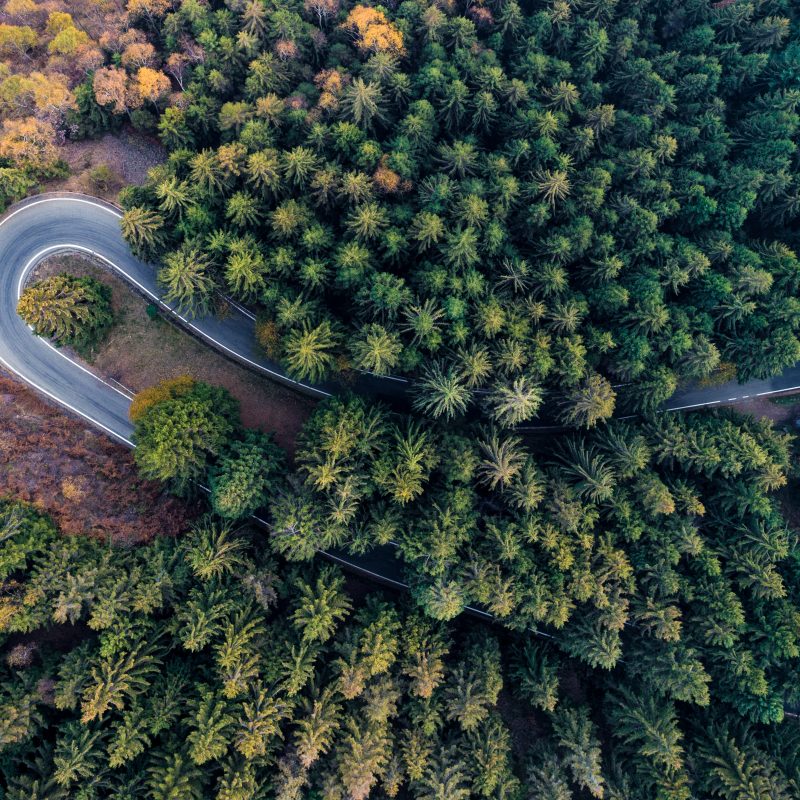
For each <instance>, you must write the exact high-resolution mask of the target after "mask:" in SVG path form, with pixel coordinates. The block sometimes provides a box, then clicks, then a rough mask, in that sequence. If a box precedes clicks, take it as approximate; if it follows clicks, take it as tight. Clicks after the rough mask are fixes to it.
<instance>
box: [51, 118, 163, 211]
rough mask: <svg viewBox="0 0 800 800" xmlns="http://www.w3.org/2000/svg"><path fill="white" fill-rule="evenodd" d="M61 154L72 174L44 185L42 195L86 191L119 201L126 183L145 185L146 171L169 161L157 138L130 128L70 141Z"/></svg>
mask: <svg viewBox="0 0 800 800" xmlns="http://www.w3.org/2000/svg"><path fill="white" fill-rule="evenodd" d="M59 155H60V156H61V158H63V159H64V161H66V162H67V164H69V169H70V175H69V176H68V177H66V178H63V179H59V180H55V181H49V182H47V183H45V184H43V185H42V187H41V191H43V192H84V193H87V194H91V195H94V196H95V197H101V198H102V199H103V200H108V201H109V202H116V200H117V197H118V195H119V191H120V189H122V188H123V187H124V186H126V185H127V184H137V185H138V184H141V183H144V180H145V178H146V177H147V171H148V170H149V169H151V168H152V167H155V166H156V165H157V164H161V163H162V162H163V161H164V160H165V159H166V157H167V156H166V151H165V150H164V148H163V147H162V146H161V143H160V142H159V141H158V139H154V138H153V137H151V136H145V135H144V134H141V133H138V132H137V131H134V130H133V129H130V128H124V129H123V130H122V131H120V132H119V133H115V134H112V133H107V134H105V135H104V136H102V137H100V138H99V139H85V140H83V141H80V142H71V141H67V142H65V143H64V144H63V145H61V147H59Z"/></svg>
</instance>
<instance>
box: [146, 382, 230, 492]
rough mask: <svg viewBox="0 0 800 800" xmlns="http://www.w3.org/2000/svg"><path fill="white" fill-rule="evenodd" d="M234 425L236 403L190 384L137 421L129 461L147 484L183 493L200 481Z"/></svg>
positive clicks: (213, 390) (203, 386)
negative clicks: (158, 482) (164, 485)
mask: <svg viewBox="0 0 800 800" xmlns="http://www.w3.org/2000/svg"><path fill="white" fill-rule="evenodd" d="M237 426H238V408H237V404H236V402H235V401H234V400H233V398H231V396H230V395H229V394H228V393H227V392H226V391H225V390H224V389H219V388H215V387H212V386H209V385H207V384H204V383H196V384H195V385H194V386H193V388H192V389H191V390H190V391H189V392H187V393H186V394H183V395H182V396H180V397H176V398H171V399H168V400H165V401H163V402H161V403H157V404H155V405H153V406H151V407H150V408H148V409H147V410H146V411H145V412H144V414H143V415H142V416H141V417H140V418H139V419H138V420H137V422H136V429H135V432H134V439H135V441H136V451H135V454H134V455H135V459H136V464H137V466H138V467H139V470H140V472H141V473H142V475H144V476H145V477H147V478H150V479H151V480H161V481H165V482H169V483H170V484H172V485H173V486H174V487H175V488H176V489H177V490H179V491H186V490H187V489H188V488H189V484H190V482H192V481H198V480H202V479H203V478H204V476H205V474H206V472H207V470H208V468H209V466H210V465H211V461H212V459H213V458H215V457H219V456H220V455H222V453H223V452H224V451H225V447H226V444H227V441H228V439H229V437H230V435H231V434H232V433H233V432H234V431H235V430H236V428H237Z"/></svg>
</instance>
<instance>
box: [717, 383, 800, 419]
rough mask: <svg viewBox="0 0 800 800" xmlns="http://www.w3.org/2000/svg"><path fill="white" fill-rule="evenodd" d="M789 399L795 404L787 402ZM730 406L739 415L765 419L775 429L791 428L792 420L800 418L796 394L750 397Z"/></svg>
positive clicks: (799, 404) (798, 401) (799, 403)
mask: <svg viewBox="0 0 800 800" xmlns="http://www.w3.org/2000/svg"><path fill="white" fill-rule="evenodd" d="M783 398H786V399H785V400H784V399H783ZM789 398H793V399H794V400H795V402H794V403H791V402H789ZM777 399H780V402H775V400H777ZM730 405H731V408H734V409H736V411H738V412H740V413H741V414H750V415H752V416H754V417H755V418H756V419H761V418H763V417H766V418H767V419H769V420H772V423H773V424H774V425H775V427H776V428H780V427H784V426H787V427H792V426H793V424H794V420H795V419H797V418H798V417H800V394H798V393H792V392H789V393H787V394H782V395H771V396H770V397H751V398H749V399H747V400H742V401H741V402H739V403H731V404H730Z"/></svg>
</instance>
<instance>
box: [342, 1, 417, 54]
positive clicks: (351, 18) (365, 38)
mask: <svg viewBox="0 0 800 800" xmlns="http://www.w3.org/2000/svg"><path fill="white" fill-rule="evenodd" d="M344 27H345V28H349V29H350V30H352V31H353V32H354V33H355V35H356V40H357V43H358V48H359V50H361V51H362V52H365V53H396V54H398V55H400V54H402V52H403V34H402V33H401V32H400V31H399V30H398V29H397V28H396V27H395V26H394V25H392V23H391V22H389V20H388V19H387V18H386V14H384V13H383V11H380V10H379V9H377V8H371V7H370V6H361V5H359V6H355V8H353V9H352V10H351V11H350V13H349V14H348V15H347V19H346V20H345V21H344Z"/></svg>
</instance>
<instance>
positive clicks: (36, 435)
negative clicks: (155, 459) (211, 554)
mask: <svg viewBox="0 0 800 800" xmlns="http://www.w3.org/2000/svg"><path fill="white" fill-rule="evenodd" d="M0 495H3V496H7V497H12V498H14V499H17V500H25V501H27V502H29V503H32V504H33V505H35V506H36V507H37V508H39V509H41V510H42V511H44V512H47V513H48V514H50V515H51V516H52V517H53V519H54V521H55V522H56V524H57V525H58V527H59V528H60V529H61V530H62V531H63V532H64V533H65V534H72V535H74V534H87V535H90V536H97V537H103V538H110V539H111V541H113V542H115V543H116V544H134V543H136V542H142V541H147V540H149V539H152V538H153V537H154V536H156V535H159V534H160V535H167V536H174V535H177V534H179V533H182V532H183V531H185V530H186V529H187V527H188V526H189V523H190V522H191V520H192V519H193V518H194V517H195V516H196V515H197V514H198V513H199V508H198V507H196V506H195V505H193V504H190V503H186V502H183V501H181V500H178V499H176V498H174V497H171V496H170V495H169V494H168V493H166V492H165V491H164V489H163V487H162V486H161V485H160V484H157V483H153V482H151V481H144V480H142V479H140V478H139V477H138V476H137V474H136V465H135V464H134V461H133V456H132V454H131V452H130V451H129V450H128V449H127V448H126V447H123V446H122V445H118V444H115V443H114V442H112V441H111V440H109V439H108V438H107V437H106V436H104V435H103V434H101V433H99V432H96V431H94V430H91V429H90V428H89V427H88V425H87V424H86V423H84V422H82V421H81V420H79V419H74V418H71V417H68V416H66V415H65V413H64V412H63V411H61V410H59V409H57V408H55V407H53V406H51V405H49V404H48V403H46V402H45V401H44V400H42V399H40V398H39V397H38V396H37V395H35V394H34V393H33V392H32V391H31V390H29V389H28V388H26V387H25V386H23V385H22V384H20V383H18V382H16V381H15V380H12V379H11V378H10V377H8V376H7V375H6V374H5V373H3V372H0Z"/></svg>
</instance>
